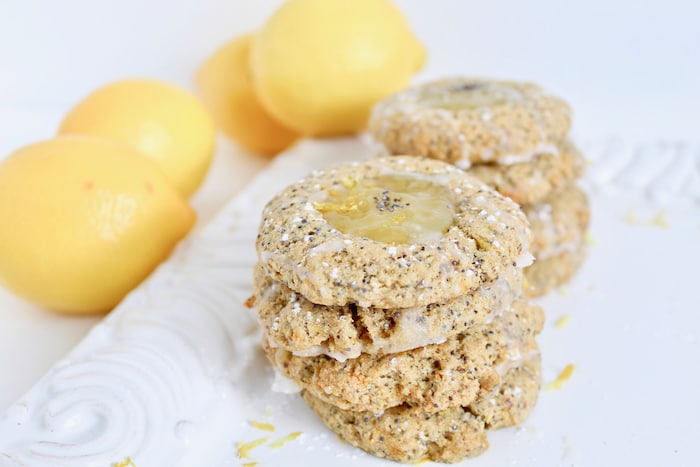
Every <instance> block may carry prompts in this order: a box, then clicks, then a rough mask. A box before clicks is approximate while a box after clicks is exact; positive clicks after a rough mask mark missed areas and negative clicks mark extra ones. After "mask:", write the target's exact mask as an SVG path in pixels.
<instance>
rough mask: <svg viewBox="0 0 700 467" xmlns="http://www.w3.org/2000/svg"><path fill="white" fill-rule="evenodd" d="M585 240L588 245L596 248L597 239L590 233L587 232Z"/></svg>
mask: <svg viewBox="0 0 700 467" xmlns="http://www.w3.org/2000/svg"><path fill="white" fill-rule="evenodd" d="M583 238H584V240H585V241H586V245H588V246H590V247H594V246H595V245H596V239H595V237H594V236H593V234H592V233H591V232H590V231H586V234H585V235H584V237H583Z"/></svg>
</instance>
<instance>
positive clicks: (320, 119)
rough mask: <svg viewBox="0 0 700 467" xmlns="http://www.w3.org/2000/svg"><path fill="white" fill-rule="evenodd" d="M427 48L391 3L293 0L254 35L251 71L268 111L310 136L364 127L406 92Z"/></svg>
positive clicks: (353, 130) (386, 0)
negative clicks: (388, 100) (374, 110)
mask: <svg viewBox="0 0 700 467" xmlns="http://www.w3.org/2000/svg"><path fill="white" fill-rule="evenodd" d="M424 62H425V49H424V48H423V46H422V45H421V44H420V43H419V42H418V40H417V39H416V38H415V36H414V35H413V33H412V32H411V30H410V29H409V26H408V24H407V23H406V20H405V18H404V17H403V15H402V14H401V12H400V11H399V10H398V9H397V8H396V7H395V6H394V5H393V4H392V3H391V2H389V1H388V0H353V1H349V0H289V1H288V2H286V3H285V4H284V5H283V6H282V7H281V8H280V9H279V10H277V12H276V13H275V14H274V15H273V16H272V17H270V18H269V20H268V21H267V23H266V24H265V25H264V26H263V28H262V29H261V30H260V31H259V33H258V34H257V35H256V36H255V39H254V41H253V45H252V49H251V57H250V66H251V73H252V77H253V84H254V87H255V91H256V93H257V95H258V97H259V98H260V100H261V102H262V103H263V105H264V107H265V108H266V109H267V110H268V111H269V112H270V113H271V114H272V115H273V116H274V117H275V118H277V119H278V120H279V121H281V122H282V123H283V124H284V125H287V126H289V127H290V128H293V129H294V130H296V131H298V132H300V133H303V134H308V135H321V136H324V135H336V134H343V133H353V132H357V131H359V130H361V129H363V128H364V126H365V124H366V121H367V118H368V116H369V111H370V109H371V107H372V105H374V104H375V103H376V102H378V101H379V100H381V99H383V98H384V97H386V96H388V95H390V94H393V93H395V92H396V91H398V90H400V89H402V88H404V87H405V86H406V85H407V84H408V83H409V81H410V79H411V77H412V76H413V74H414V73H416V72H417V71H418V70H419V69H420V68H421V67H422V66H423V63H424Z"/></svg>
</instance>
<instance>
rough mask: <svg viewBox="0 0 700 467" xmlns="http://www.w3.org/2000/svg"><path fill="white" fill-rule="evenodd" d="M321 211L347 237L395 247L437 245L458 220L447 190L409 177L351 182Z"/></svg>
mask: <svg viewBox="0 0 700 467" xmlns="http://www.w3.org/2000/svg"><path fill="white" fill-rule="evenodd" d="M315 208H316V209H318V210H319V211H320V212H321V213H323V215H324V217H325V218H326V220H327V221H328V223H329V224H331V225H332V226H333V227H334V228H336V229H338V230H339V231H341V232H343V233H346V234H351V235H356V236H360V237H367V238H370V239H372V240H376V241H378V242H383V243H389V244H394V245H396V244H407V243H425V242H430V241H436V240H438V239H440V238H441V237H442V235H443V234H444V233H445V232H447V230H448V229H449V228H450V226H451V225H452V222H453V220H454V207H453V205H452V201H451V199H450V196H449V192H448V191H447V190H446V189H445V188H443V187H442V186H440V185H437V184H435V183H433V182H431V181H430V180H426V179H424V178H420V177H415V176H411V175H404V174H393V175H384V176H380V177H377V178H375V179H371V180H355V179H350V178H348V179H345V180H343V187H342V188H341V189H339V190H329V192H328V198H327V199H326V200H325V201H324V202H320V203H316V204H315Z"/></svg>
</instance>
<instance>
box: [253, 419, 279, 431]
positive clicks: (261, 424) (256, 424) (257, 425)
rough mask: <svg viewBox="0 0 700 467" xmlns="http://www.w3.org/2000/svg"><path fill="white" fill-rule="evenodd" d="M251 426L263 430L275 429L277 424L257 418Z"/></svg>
mask: <svg viewBox="0 0 700 467" xmlns="http://www.w3.org/2000/svg"><path fill="white" fill-rule="evenodd" d="M250 426H252V427H253V428H257V429H258V430H263V431H275V426H274V425H273V424H272V423H264V422H259V421H257V420H251V421H250Z"/></svg>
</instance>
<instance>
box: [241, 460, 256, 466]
mask: <svg viewBox="0 0 700 467" xmlns="http://www.w3.org/2000/svg"><path fill="white" fill-rule="evenodd" d="M256 465H258V463H257V462H255V461H253V462H246V463H245V464H243V467H255V466H256Z"/></svg>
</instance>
